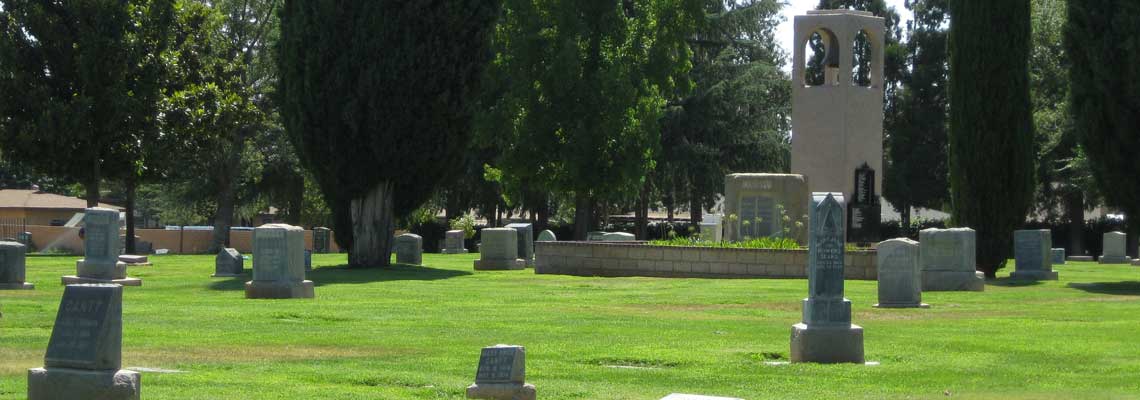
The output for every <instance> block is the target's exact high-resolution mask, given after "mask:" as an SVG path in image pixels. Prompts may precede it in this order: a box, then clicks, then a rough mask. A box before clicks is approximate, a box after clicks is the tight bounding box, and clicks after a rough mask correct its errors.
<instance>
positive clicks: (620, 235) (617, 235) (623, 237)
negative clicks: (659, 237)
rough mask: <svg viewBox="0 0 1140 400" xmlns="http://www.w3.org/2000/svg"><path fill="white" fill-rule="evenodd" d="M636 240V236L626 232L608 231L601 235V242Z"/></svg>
mask: <svg viewBox="0 0 1140 400" xmlns="http://www.w3.org/2000/svg"><path fill="white" fill-rule="evenodd" d="M634 240H637V236H634V234H632V233H627V232H610V233H607V234H605V235H602V240H601V241H603V242H631V241H634Z"/></svg>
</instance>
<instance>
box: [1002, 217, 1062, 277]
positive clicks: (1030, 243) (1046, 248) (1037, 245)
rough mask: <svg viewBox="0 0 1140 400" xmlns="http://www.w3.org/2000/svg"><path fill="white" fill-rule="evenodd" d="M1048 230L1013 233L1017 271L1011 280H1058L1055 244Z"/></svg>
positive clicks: (1013, 273) (1012, 274) (1010, 275)
mask: <svg viewBox="0 0 1140 400" xmlns="http://www.w3.org/2000/svg"><path fill="white" fill-rule="evenodd" d="M1052 242H1053V240H1052V237H1051V235H1050V233H1049V230H1048V229H1033V230H1018V231H1014V232H1013V258H1014V262H1015V270H1014V271H1013V272H1012V273H1010V274H1009V277H1010V278H1013V279H1023V280H1056V279H1057V272H1056V271H1053V254H1052V250H1051V249H1050V245H1052V244H1053V243H1052Z"/></svg>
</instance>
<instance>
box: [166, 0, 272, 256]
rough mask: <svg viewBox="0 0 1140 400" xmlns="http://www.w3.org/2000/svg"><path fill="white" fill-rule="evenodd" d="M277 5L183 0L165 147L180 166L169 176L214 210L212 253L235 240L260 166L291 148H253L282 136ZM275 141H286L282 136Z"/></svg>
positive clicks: (244, 0)
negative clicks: (273, 46) (273, 53)
mask: <svg viewBox="0 0 1140 400" xmlns="http://www.w3.org/2000/svg"><path fill="white" fill-rule="evenodd" d="M278 7H279V0H253V1H250V0H240V1H239V0H211V1H207V0H184V1H183V2H182V3H180V4H179V12H178V20H177V21H178V24H177V29H176V32H175V34H174V42H175V45H174V46H175V49H176V50H177V52H176V56H175V57H173V60H172V61H171V64H172V66H171V74H170V79H169V81H168V83H167V85H166V93H165V99H166V101H165V103H164V105H165V108H164V120H165V122H166V127H167V131H168V132H169V133H170V134H171V135H169V137H167V138H166V140H167V141H168V142H172V143H170V144H168V145H167V147H169V148H171V149H172V150H171V151H169V153H170V154H171V155H172V157H171V158H172V159H174V160H177V165H178V167H177V168H172V169H171V170H170V171H169V172H168V174H167V175H166V181H167V185H168V186H169V185H187V186H189V188H193V189H191V190H182V191H180V192H182V193H184V194H186V195H187V197H186V198H184V200H185V201H189V202H197V203H200V202H207V203H209V204H211V205H212V207H213V208H214V212H213V218H212V219H213V225H214V231H213V240H212V241H211V245H210V251H212V252H214V251H218V250H219V249H220V248H221V247H223V246H225V245H227V244H228V243H229V233H230V227H231V226H232V225H233V219H234V216H235V211H236V210H237V209H238V208H240V207H241V206H243V205H249V204H251V202H252V201H253V199H254V198H256V192H255V191H254V187H255V186H254V185H255V183H256V182H257V180H258V178H259V177H260V175H261V174H262V171H261V170H262V166H261V164H262V163H263V162H265V159H267V158H270V157H274V156H275V155H277V154H282V153H286V154H287V153H288V148H287V146H280V145H278V146H277V147H276V148H275V151H266V150H267V149H266V148H255V147H253V146H251V142H252V141H254V140H255V139H258V138H259V136H267V135H268V136H275V137H283V134H282V133H281V131H280V129H276V130H274V129H273V119H272V116H273V113H274V108H273V104H271V103H270V102H269V101H268V99H269V97H270V95H271V93H272V90H273V88H274V86H273V83H274V79H275V72H274V70H273V68H272V65H273V63H272V62H271V60H270V52H269V49H268V44H267V43H269V42H270V41H271V40H273V39H274V37H275V35H276V32H277V19H276V18H271V17H272V16H273V14H274V13H275V11H276V10H277V8H278ZM274 133H276V135H274ZM261 141H262V142H273V139H272V137H270V138H268V139H261ZM277 142H279V143H281V144H284V140H283V139H279V140H277ZM286 157H288V155H286ZM278 158H280V157H278ZM176 191H177V190H176Z"/></svg>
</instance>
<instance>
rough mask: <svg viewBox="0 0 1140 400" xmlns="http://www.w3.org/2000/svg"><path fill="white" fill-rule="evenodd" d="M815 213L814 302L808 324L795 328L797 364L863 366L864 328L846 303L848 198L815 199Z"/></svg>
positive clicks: (807, 308) (808, 304)
mask: <svg viewBox="0 0 1140 400" xmlns="http://www.w3.org/2000/svg"><path fill="white" fill-rule="evenodd" d="M810 212H811V217H810V221H811V229H810V230H809V233H808V242H809V245H808V298H806V299H804V310H803V322H802V323H799V324H795V325H793V326H792V340H791V347H792V351H791V353H792V356H791V361H792V362H816V363H845V362H849V363H862V362H863V328H862V327H860V326H858V325H854V324H852V323H851V300H847V299H846V298H844V297H843V257H844V248H843V246H844V243H845V240H844V239H845V237H846V234H845V231H844V226H843V222H844V216H843V212H844V204H843V194H842V193H827V192H816V193H812V202H811V210H810Z"/></svg>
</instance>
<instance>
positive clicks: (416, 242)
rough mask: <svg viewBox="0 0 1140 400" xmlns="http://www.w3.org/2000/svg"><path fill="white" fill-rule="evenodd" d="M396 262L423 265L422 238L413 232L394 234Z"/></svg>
mask: <svg viewBox="0 0 1140 400" xmlns="http://www.w3.org/2000/svg"><path fill="white" fill-rule="evenodd" d="M394 242H395V243H394V244H393V246H394V247H395V248H396V262H398V263H400V264H411V265H423V263H424V238H423V237H420V235H417V234H414V233H405V234H403V235H400V236H396V240H395V241H394Z"/></svg>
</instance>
